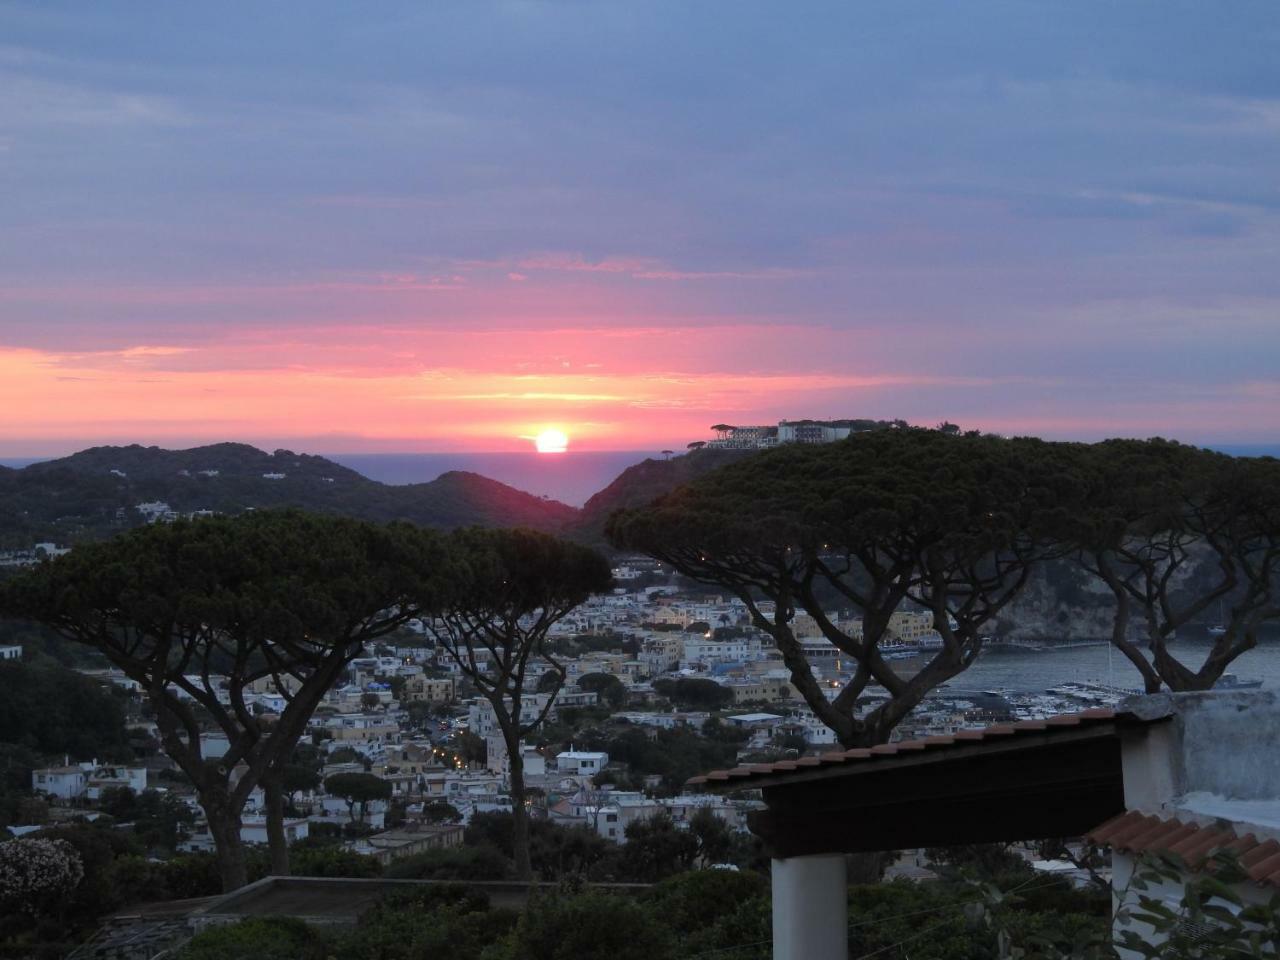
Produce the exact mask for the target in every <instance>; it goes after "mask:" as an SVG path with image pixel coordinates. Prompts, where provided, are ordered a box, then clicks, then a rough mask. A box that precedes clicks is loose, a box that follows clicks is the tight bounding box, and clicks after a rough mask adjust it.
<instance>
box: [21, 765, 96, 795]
mask: <svg viewBox="0 0 1280 960" xmlns="http://www.w3.org/2000/svg"><path fill="white" fill-rule="evenodd" d="M88 783H89V771H88V770H86V769H84V768H83V767H81V766H79V765H77V764H67V765H66V766H62V767H46V768H45V769H43V770H32V771H31V789H32V790H33V791H34V792H35V793H47V794H50V795H52V796H55V797H58V798H59V799H61V800H74V799H76V797H82V796H84V792H85V790H86V788H87V787H88Z"/></svg>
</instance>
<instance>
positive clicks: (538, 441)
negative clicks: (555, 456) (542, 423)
mask: <svg viewBox="0 0 1280 960" xmlns="http://www.w3.org/2000/svg"><path fill="white" fill-rule="evenodd" d="M533 445H534V447H535V448H536V449H537V451H538V452H539V453H564V452H565V451H566V450H568V449H569V437H568V435H566V434H565V432H564V431H563V430H557V429H556V428H555V427H548V428H547V429H546V430H543V431H542V432H540V433H539V434H538V435H537V436H536V437H534V438H533Z"/></svg>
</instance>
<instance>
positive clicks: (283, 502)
mask: <svg viewBox="0 0 1280 960" xmlns="http://www.w3.org/2000/svg"><path fill="white" fill-rule="evenodd" d="M155 502H162V503H165V504H168V506H169V507H170V508H171V509H172V510H173V511H174V512H175V513H179V514H185V513H191V512H193V511H198V510H212V511H215V512H218V513H230V514H234V513H239V512H241V511H243V510H247V509H267V508H271V507H299V508H302V509H306V510H315V511H319V512H322V513H336V514H342V515H345V516H352V517H359V518H362V519H367V520H376V521H382V522H386V521H390V520H408V521H411V522H413V523H418V524H422V525H424V526H432V527H458V526H469V525H478V526H489V527H498V526H527V527H532V528H534V529H537V530H545V531H557V530H560V529H562V528H564V527H566V526H567V525H569V524H571V523H572V522H573V521H575V520H576V518H577V516H578V511H577V510H575V509H574V508H573V507H569V506H566V505H565V504H563V503H560V502H558V501H554V500H545V499H543V498H541V497H535V496H533V495H532V494H528V493H524V492H523V491H520V490H516V489H515V488H514V487H509V486H506V485H505V484H502V483H498V482H497V481H496V480H490V479H488V478H486V477H482V476H479V475H478V474H474V473H461V472H455V473H446V474H444V475H443V476H440V477H438V478H437V479H435V480H433V481H431V482H430V483H418V484H410V485H406V486H392V485H388V484H383V483H378V482H377V481H375V480H370V479H368V478H367V477H364V476H362V475H360V474H358V473H356V472H355V471H354V470H350V469H348V468H346V467H343V466H340V465H339V464H336V463H334V462H333V461H331V460H326V459H325V458H324V457H317V456H310V455H307V454H298V453H293V452H292V451H289V450H277V451H275V452H274V453H266V452H265V451H262V450H259V449H257V448H256V447H251V446H249V445H247V444H240V443H220V444H214V445H211V446H205V447H195V448H193V449H190V450H162V449H161V448H159V447H143V446H138V445H136V444H135V445H133V446H128V447H93V448H91V449H89V450H83V451H81V452H79V453H76V454H72V455H71V456H69V457H63V458H61V459H58V460H50V461H45V462H43V463H37V464H32V465H30V466H27V467H24V468H22V469H17V470H15V469H5V470H3V471H0V549H23V548H28V547H30V546H31V545H32V544H33V543H36V542H40V541H53V542H56V543H60V544H67V543H73V542H75V541H77V540H82V539H97V538H101V537H106V536H110V535H112V534H114V533H117V532H119V531H120V530H123V529H126V528H128V527H131V526H137V525H138V524H140V523H143V522H145V518H144V515H143V513H141V512H140V511H139V510H138V505H139V504H146V503H155Z"/></svg>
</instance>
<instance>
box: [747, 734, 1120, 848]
mask: <svg viewBox="0 0 1280 960" xmlns="http://www.w3.org/2000/svg"><path fill="white" fill-rule="evenodd" d="M833 773H834V771H833ZM763 796H764V800H765V803H766V804H767V807H768V809H767V810H764V811H761V812H759V813H757V814H754V815H753V817H752V819H751V829H752V831H753V832H754V833H756V834H757V835H759V836H760V837H761V838H762V839H763V840H764V841H765V844H766V846H767V847H768V848H769V850H770V852H771V854H772V855H773V856H777V857H789V856H801V855H805V854H815V853H839V852H846V853H860V852H867V851H874V850H896V849H902V848H906V847H923V846H950V845H955V844H967V843H992V842H1003V841H1009V840H1030V839H1039V838H1045V837H1070V836H1078V835H1080V834H1082V833H1084V832H1086V831H1087V830H1090V829H1092V828H1093V827H1095V826H1097V825H1098V824H1099V823H1101V822H1103V821H1104V820H1106V819H1108V818H1109V817H1112V816H1114V815H1116V814H1118V813H1120V812H1122V811H1123V810H1124V788H1123V776H1122V771H1121V763H1120V742H1119V737H1118V736H1115V735H1114V734H1113V735H1112V736H1110V737H1092V738H1063V739H1050V740H1048V741H1042V742H1039V743H1036V744H1027V743H1024V744H1023V745H1022V747H1021V748H1020V749H1018V750H1000V751H990V752H985V753H984V752H977V753H973V752H967V755H965V756H963V757H960V756H946V755H945V754H944V755H940V756H938V757H936V758H935V759H934V761H932V762H930V763H928V764H923V763H913V764H907V765H903V766H898V767H893V766H889V765H885V766H882V767H881V768H880V770H879V772H878V773H877V774H876V775H874V776H868V775H865V774H858V775H849V776H843V777H841V776H835V775H830V776H826V777H823V778H818V779H807V780H805V781H803V782H801V783H787V784H784V783H779V784H777V785H775V786H770V787H767V788H765V789H764V790H763Z"/></svg>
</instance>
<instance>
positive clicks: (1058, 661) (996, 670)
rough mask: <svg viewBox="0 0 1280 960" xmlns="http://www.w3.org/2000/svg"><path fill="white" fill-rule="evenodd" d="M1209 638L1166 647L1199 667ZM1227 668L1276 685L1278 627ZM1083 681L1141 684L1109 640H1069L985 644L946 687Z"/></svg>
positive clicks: (1031, 686) (1037, 688)
mask: <svg viewBox="0 0 1280 960" xmlns="http://www.w3.org/2000/svg"><path fill="white" fill-rule="evenodd" d="M1189 629H1193V628H1189ZM1210 643H1211V641H1210V640H1209V638H1208V637H1190V638H1187V639H1176V640H1174V641H1173V642H1172V643H1171V644H1170V645H1169V652H1170V653H1172V654H1173V655H1174V656H1175V657H1177V658H1178V659H1179V660H1181V661H1182V662H1183V663H1185V664H1187V665H1189V666H1195V667H1198V666H1199V665H1200V664H1202V663H1203V662H1204V660H1205V656H1206V655H1207V654H1208V652H1209V646H1210ZM1227 672H1228V673H1232V674H1235V676H1236V677H1237V678H1239V679H1240V680H1261V681H1262V689H1263V690H1280V627H1277V626H1276V625H1270V629H1269V630H1268V631H1267V633H1266V634H1265V635H1264V636H1263V637H1262V638H1261V639H1260V640H1259V642H1258V646H1256V647H1254V648H1253V649H1252V650H1250V651H1248V652H1247V653H1244V654H1242V655H1241V656H1240V657H1239V658H1237V659H1236V660H1235V661H1233V662H1232V664H1231V666H1229V667H1228V668H1227ZM1084 682H1095V683H1105V684H1107V685H1108V686H1114V687H1120V688H1124V689H1129V688H1139V689H1140V688H1141V686H1142V678H1141V675H1140V674H1139V673H1138V671H1137V669H1136V668H1135V667H1134V666H1133V664H1131V663H1130V662H1129V661H1128V660H1127V659H1126V658H1125V656H1124V655H1123V654H1122V653H1120V652H1119V651H1118V650H1116V649H1115V648H1114V647H1112V646H1111V645H1110V644H1107V643H1098V644H1096V645H1090V646H1077V645H1075V644H1074V643H1071V642H1068V641H1063V643H1062V645H1061V646H1057V647H1055V646H1054V645H1053V644H1048V645H1047V646H1046V649H1045V650H1043V651H1034V652H1033V651H1027V650H1014V649H1010V648H1007V647H994V648H988V649H986V650H984V651H983V652H982V654H981V655H980V656H979V657H978V659H977V660H976V661H975V662H974V663H973V664H972V665H971V666H970V667H969V669H967V670H966V671H965V672H964V673H962V674H960V675H959V676H958V677H955V678H954V679H953V680H952V681H951V683H950V686H951V688H954V689H959V690H995V689H999V688H1002V687H1003V688H1005V689H1007V690H1010V691H1012V692H1014V693H1043V692H1044V691H1045V690H1046V689H1047V688H1049V687H1053V686H1057V685H1058V684H1060V683H1084Z"/></svg>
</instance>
